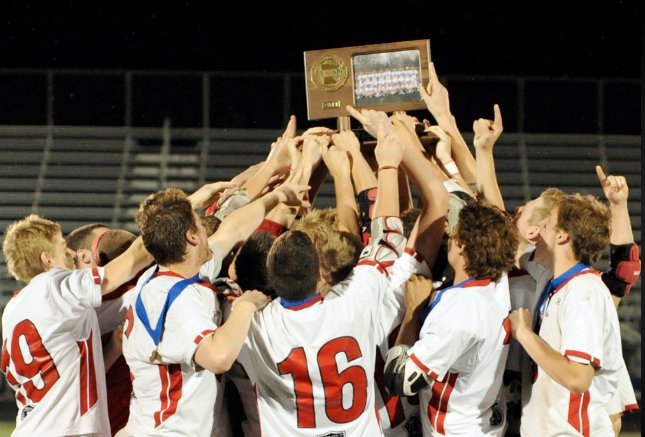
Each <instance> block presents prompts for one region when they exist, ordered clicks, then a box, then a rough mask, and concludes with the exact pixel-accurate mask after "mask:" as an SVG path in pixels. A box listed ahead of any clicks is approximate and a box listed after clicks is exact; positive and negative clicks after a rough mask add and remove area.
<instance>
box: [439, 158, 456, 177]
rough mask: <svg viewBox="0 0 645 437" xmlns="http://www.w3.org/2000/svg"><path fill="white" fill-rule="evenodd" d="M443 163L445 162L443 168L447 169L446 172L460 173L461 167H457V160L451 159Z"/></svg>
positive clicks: (451, 174) (451, 173)
mask: <svg viewBox="0 0 645 437" xmlns="http://www.w3.org/2000/svg"><path fill="white" fill-rule="evenodd" d="M442 164H443V168H445V169H446V172H447V173H448V174H449V175H450V176H454V175H456V174H459V169H458V168H457V164H455V161H453V160H450V161H446V162H442Z"/></svg>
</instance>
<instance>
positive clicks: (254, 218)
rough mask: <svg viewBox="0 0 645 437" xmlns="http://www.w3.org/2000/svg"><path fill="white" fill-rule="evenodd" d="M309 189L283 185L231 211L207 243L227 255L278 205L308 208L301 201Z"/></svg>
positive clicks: (300, 186) (307, 204) (304, 186)
mask: <svg viewBox="0 0 645 437" xmlns="http://www.w3.org/2000/svg"><path fill="white" fill-rule="evenodd" d="M308 189H309V186H307V185H298V184H291V183H288V184H283V185H280V186H279V187H278V188H276V189H275V190H273V191H272V192H270V193H268V194H266V195H264V196H262V197H260V198H259V199H256V200H254V201H253V202H251V203H249V204H248V205H246V206H243V207H242V208H239V209H237V210H235V211H233V212H232V213H231V214H230V215H229V216H228V217H226V219H224V221H222V224H221V225H220V226H219V228H218V229H217V231H216V232H215V233H214V234H213V235H211V236H210V237H209V238H208V241H209V242H211V243H214V244H216V245H217V246H218V247H219V248H220V250H221V251H222V253H228V252H230V250H231V249H232V248H233V247H234V246H235V245H236V244H237V243H239V242H242V241H244V240H246V239H247V238H248V236H249V235H251V233H252V232H253V231H255V229H256V228H257V227H258V226H259V225H260V223H262V220H263V219H264V217H265V215H266V214H267V212H268V211H271V210H272V209H273V208H275V207H276V206H277V205H278V204H279V203H285V204H286V205H289V206H294V207H300V206H309V203H308V202H306V201H303V200H301V197H302V195H303V193H304V192H306V191H307V190H308Z"/></svg>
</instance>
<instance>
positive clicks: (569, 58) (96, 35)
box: [0, 1, 643, 78]
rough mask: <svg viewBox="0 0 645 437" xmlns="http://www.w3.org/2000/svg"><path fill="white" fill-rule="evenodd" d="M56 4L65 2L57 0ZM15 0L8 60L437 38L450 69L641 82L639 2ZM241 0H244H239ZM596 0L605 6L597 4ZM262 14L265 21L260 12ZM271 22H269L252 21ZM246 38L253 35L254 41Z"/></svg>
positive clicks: (229, 53)
mask: <svg viewBox="0 0 645 437" xmlns="http://www.w3.org/2000/svg"><path fill="white" fill-rule="evenodd" d="M52 3H53V2H52ZM55 3H56V4H55V5H48V6H41V5H38V6H34V5H33V4H31V2H29V1H27V2H21V3H20V5H19V6H9V7H8V6H3V8H2V9H3V10H2V11H1V12H0V22H1V24H0V41H2V52H1V53H2V58H1V59H2V61H0V62H1V64H0V66H1V67H36V68H41V67H44V68H51V67H54V68H124V69H172V70H186V69H188V70H228V71H244V70H248V71H276V72H288V71H293V72H300V71H302V70H303V65H302V64H303V61H302V52H303V51H305V50H315V49H327V48H334V47H344V46H353V45H361V44H375V43H384V42H393V41H401V40H409V39H425V38H429V39H430V45H431V56H432V58H433V60H434V61H435V63H436V65H437V69H438V70H439V71H440V72H441V73H445V74H485V75H527V76H558V77H562V76H568V77H629V78H633V77H639V76H640V73H641V58H642V52H641V38H642V36H641V23H642V22H643V14H642V11H641V6H640V4H639V2H636V1H633V2H631V1H611V2H610V1H606V2H602V3H606V4H607V5H606V6H600V5H595V4H594V5H593V6H589V5H588V4H587V5H582V3H580V4H579V5H571V4H568V3H567V4H558V5H549V4H546V3H544V2H540V3H539V5H540V7H539V8H533V9H527V7H526V6H523V7H522V9H521V10H520V8H519V7H518V6H517V3H518V2H513V3H511V2H504V3H501V2H495V4H494V5H486V6H484V5H479V6H476V7H474V8H473V7H467V6H465V5H462V4H460V5H459V6H450V7H448V6H441V7H438V6H436V5H433V4H434V3H436V2H415V3H405V2H390V4H392V5H393V6H391V7H388V8H386V7H384V6H379V7H376V6H374V3H375V2H360V3H361V6H360V7H359V6H358V5H354V6H352V5H344V4H342V2H334V3H332V2H326V3H322V2H309V3H307V6H305V5H304V3H300V4H299V5H298V6H293V7H289V8H282V9H277V8H276V6H275V4H273V3H275V2H266V3H265V4H264V6H260V7H253V8H252V7H251V6H249V4H248V2H244V4H243V5H242V4H241V3H237V4H235V5H230V4H229V5H225V6H224V8H222V6H221V4H220V2H217V3H216V2H210V3H209V5H210V8H209V9H207V8H206V7H205V6H202V4H197V3H194V2H181V3H177V4H176V5H175V6H173V7H172V8H171V7H164V8H163V10H160V6H159V5H157V4H154V5H153V4H151V5H150V6H149V8H148V9H144V7H143V6H141V5H139V6H137V7H136V9H132V5H133V4H134V2H129V4H128V7H127V8H125V7H124V8H117V7H115V6H113V5H109V6H101V4H100V3H96V4H95V2H83V3H81V2H75V3H78V4H73V5H72V4H71V3H68V2H55ZM231 3H233V2H231ZM594 3H596V2H594ZM251 17H253V19H252V18H251ZM257 20H262V22H263V23H262V24H259V25H258V24H252V21H257ZM243 40H250V42H248V43H244V42H243Z"/></svg>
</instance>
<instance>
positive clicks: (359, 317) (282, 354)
mask: <svg viewBox="0 0 645 437" xmlns="http://www.w3.org/2000/svg"><path fill="white" fill-rule="evenodd" d="M368 262H369V261H368ZM402 302H403V295H402V289H401V287H393V286H392V283H391V282H390V281H389V280H388V278H387V272H386V271H385V269H383V268H382V266H381V265H379V264H377V263H374V264H371V265H370V264H361V262H359V265H358V266H357V267H355V268H354V270H353V271H352V273H351V274H350V276H349V277H348V278H347V279H346V280H345V281H343V282H341V283H339V284H337V285H336V286H334V287H333V288H332V289H331V290H330V291H329V292H328V293H327V294H326V295H325V297H324V298H323V297H321V296H320V295H319V294H316V295H314V296H312V297H310V298H309V299H307V300H306V301H304V302H303V303H302V304H301V305H297V306H289V307H285V306H283V302H282V300H281V299H276V300H274V301H273V302H271V303H270V304H269V305H267V306H266V307H265V308H264V309H263V310H262V311H260V312H258V313H256V314H255V317H254V319H253V321H252V323H251V328H250V330H249V335H248V336H247V340H246V342H245V344H244V347H243V348H242V352H241V353H240V355H239V357H238V361H240V362H241V363H242V365H243V366H244V367H245V369H246V371H247V373H248V374H249V377H250V378H251V381H252V382H253V383H254V384H255V388H256V392H257V396H258V410H259V413H260V425H261V429H262V435H268V436H282V435H299V436H319V435H322V434H326V433H329V435H334V436H336V435H338V436H379V435H382V434H383V433H382V431H381V426H380V424H379V419H378V413H377V411H376V401H375V398H374V363H375V359H376V353H377V345H379V344H381V343H382V342H383V341H384V339H385V338H386V337H387V335H388V333H389V332H390V331H391V330H392V328H393V327H394V326H396V323H397V321H396V317H397V315H398V314H399V311H400V306H401V304H402Z"/></svg>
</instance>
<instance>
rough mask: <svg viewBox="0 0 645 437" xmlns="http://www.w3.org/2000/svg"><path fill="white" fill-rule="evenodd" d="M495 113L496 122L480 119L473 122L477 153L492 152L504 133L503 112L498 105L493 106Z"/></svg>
mask: <svg viewBox="0 0 645 437" xmlns="http://www.w3.org/2000/svg"><path fill="white" fill-rule="evenodd" d="M493 111H494V112H495V120H493V121H491V120H486V119H485V118H480V119H478V120H475V121H474V122H473V132H474V133H475V137H474V140H473V142H474V143H475V149H476V150H477V151H479V150H492V149H493V146H494V145H495V142H496V141H497V140H498V139H499V136H500V135H501V134H502V132H503V131H504V126H503V124H502V111H500V109H499V105H498V104H495V106H493Z"/></svg>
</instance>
